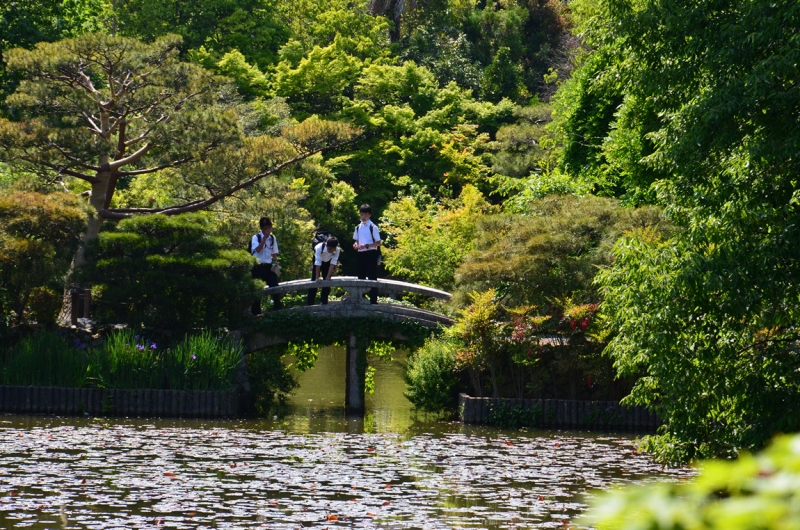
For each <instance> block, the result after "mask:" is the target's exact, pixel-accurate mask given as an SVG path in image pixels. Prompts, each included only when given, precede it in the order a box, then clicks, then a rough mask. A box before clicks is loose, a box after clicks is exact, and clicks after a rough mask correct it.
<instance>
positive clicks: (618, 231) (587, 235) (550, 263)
mask: <svg viewBox="0 0 800 530" xmlns="http://www.w3.org/2000/svg"><path fill="white" fill-rule="evenodd" d="M636 227H654V229H656V230H662V231H666V230H668V229H669V225H668V224H667V223H666V222H665V220H664V216H663V214H662V213H661V212H660V211H659V210H658V209H656V208H653V207H643V208H639V209H635V210H634V209H630V208H624V207H622V206H621V205H620V204H619V203H618V202H617V201H615V200H613V199H606V198H600V197H592V196H585V197H575V196H570V195H565V196H550V197H547V198H545V199H542V200H539V201H534V202H531V203H530V204H529V206H528V209H527V211H526V215H508V214H507V215H502V216H495V217H487V218H484V219H481V220H480V221H479V224H478V234H477V236H476V243H477V249H476V250H475V251H473V252H472V253H470V254H469V255H468V256H467V258H466V260H465V262H464V264H463V265H462V266H461V267H460V268H459V269H458V272H457V276H458V278H459V284H460V289H461V290H462V291H472V290H478V289H481V290H482V289H486V288H490V287H491V288H494V289H497V291H498V292H499V293H500V294H501V295H502V296H504V297H506V298H507V299H508V302H509V303H511V304H514V305H538V306H546V305H548V304H550V303H552V302H553V301H554V300H556V299H566V298H570V299H573V300H574V302H575V303H590V302H598V301H599V294H598V293H597V289H596V287H595V286H594V285H593V283H592V282H593V280H594V277H595V274H596V273H597V268H598V267H600V266H603V265H606V264H608V263H610V261H611V248H612V246H613V244H614V242H615V241H616V240H617V238H618V237H619V236H620V235H622V234H623V233H624V232H625V231H627V230H630V229H633V228H636Z"/></svg>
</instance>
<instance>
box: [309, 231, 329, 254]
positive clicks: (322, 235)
mask: <svg viewBox="0 0 800 530" xmlns="http://www.w3.org/2000/svg"><path fill="white" fill-rule="evenodd" d="M329 237H331V233H330V232H325V231H323V230H320V231H319V232H315V233H314V237H313V239H311V251H312V252H316V251H317V245H319V244H320V243H326V242H327V241H328V238H329Z"/></svg>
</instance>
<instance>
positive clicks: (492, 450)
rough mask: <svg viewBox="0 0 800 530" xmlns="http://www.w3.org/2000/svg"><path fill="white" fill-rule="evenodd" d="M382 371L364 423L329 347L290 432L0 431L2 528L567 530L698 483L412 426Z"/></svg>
mask: <svg viewBox="0 0 800 530" xmlns="http://www.w3.org/2000/svg"><path fill="white" fill-rule="evenodd" d="M377 369H378V370H377V373H376V394H375V395H374V396H371V397H370V398H369V399H368V401H367V418H366V419H365V420H364V421H361V420H356V419H348V418H347V417H345V415H344V413H343V409H342V407H343V397H344V352H342V351H337V350H335V349H332V348H331V349H326V350H325V351H323V352H322V353H321V358H320V361H319V363H318V364H317V367H316V368H314V369H313V370H311V371H309V372H308V373H306V374H302V377H301V385H302V386H301V388H300V389H299V391H298V392H297V395H296V396H294V398H293V401H292V406H293V414H292V415H290V416H289V417H288V418H287V419H285V420H279V421H267V420H260V421H224V420H206V421H202V420H158V421H153V420H125V419H92V418H84V419H75V418H55V417H43V416H39V417H20V416H11V415H7V416H0V451H1V452H2V453H1V454H2V458H0V527H1V528H22V527H28V528H37V529H44V528H62V527H64V528H137V527H141V528H144V527H153V526H154V525H161V524H163V525H164V526H165V527H169V528H254V527H264V528H287V529H288V528H292V529H295V528H325V527H327V528H331V529H332V528H334V527H337V526H340V527H358V528H492V529H494V528H498V529H499V528H561V527H563V526H564V522H565V521H570V520H572V519H574V517H575V515H576V514H578V513H580V511H581V510H582V509H583V508H584V504H583V501H582V498H581V496H582V494H584V493H585V492H586V491H588V490H592V489H597V488H605V487H608V486H609V485H610V484H612V483H615V482H621V481H638V480H647V479H649V478H651V477H653V476H655V475H661V476H671V477H676V478H677V477H684V476H687V475H688V472H687V471H686V470H673V471H666V472H663V471H662V472H659V468H658V466H656V465H655V464H653V463H652V462H651V461H650V459H649V458H647V457H646V456H645V455H640V454H636V453H634V452H633V451H632V448H631V445H630V442H629V441H627V440H624V439H619V438H617V437H611V436H593V435H585V434H580V433H566V432H547V431H543V432H529V433H524V432H523V433H520V432H504V431H498V430H496V429H489V428H477V427H476V428H471V427H466V426H462V425H460V424H457V423H454V422H433V421H430V420H427V419H426V418H424V417H415V416H414V415H413V413H411V411H410V406H409V404H408V402H407V401H405V399H404V398H403V397H402V391H403V382H402V379H401V378H400V375H401V366H400V364H399V363H394V364H388V365H379V366H377ZM309 400H311V401H309ZM62 517H63V519H62ZM64 520H66V523H64V522H63V521H64Z"/></svg>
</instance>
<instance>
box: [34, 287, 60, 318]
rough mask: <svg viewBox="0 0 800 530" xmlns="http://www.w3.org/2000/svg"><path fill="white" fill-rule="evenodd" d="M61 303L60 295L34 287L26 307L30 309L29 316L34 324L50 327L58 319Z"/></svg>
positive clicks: (44, 288)
mask: <svg viewBox="0 0 800 530" xmlns="http://www.w3.org/2000/svg"><path fill="white" fill-rule="evenodd" d="M62 301H63V297H62V295H61V294H60V293H57V292H56V291H54V290H53V289H48V288H47V287H34V288H33V289H32V290H31V295H30V298H29V299H28V307H30V310H31V316H32V317H33V318H34V319H35V320H36V322H38V323H39V324H43V325H45V326H48V327H52V326H54V325H55V323H56V320H57V319H58V313H59V311H61V303H62Z"/></svg>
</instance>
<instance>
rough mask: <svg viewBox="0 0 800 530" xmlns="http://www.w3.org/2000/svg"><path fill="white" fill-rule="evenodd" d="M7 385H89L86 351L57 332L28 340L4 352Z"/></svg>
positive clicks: (4, 372)
mask: <svg viewBox="0 0 800 530" xmlns="http://www.w3.org/2000/svg"><path fill="white" fill-rule="evenodd" d="M0 354H2V355H3V358H2V371H0V377H1V378H0V380H1V381H2V383H3V384H4V385H17V386H60V387H72V388H75V387H81V386H84V385H85V384H86V382H87V369H88V366H89V360H88V358H87V355H86V352H85V351H82V350H81V349H78V348H76V347H74V346H73V345H71V344H69V342H68V341H67V339H66V338H65V337H63V336H61V335H58V334H56V333H52V332H47V333H40V334H39V335H36V336H33V337H28V338H25V339H23V340H22V341H21V342H19V343H18V344H17V345H16V346H15V347H13V348H10V349H8V350H6V351H5V352H0Z"/></svg>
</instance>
